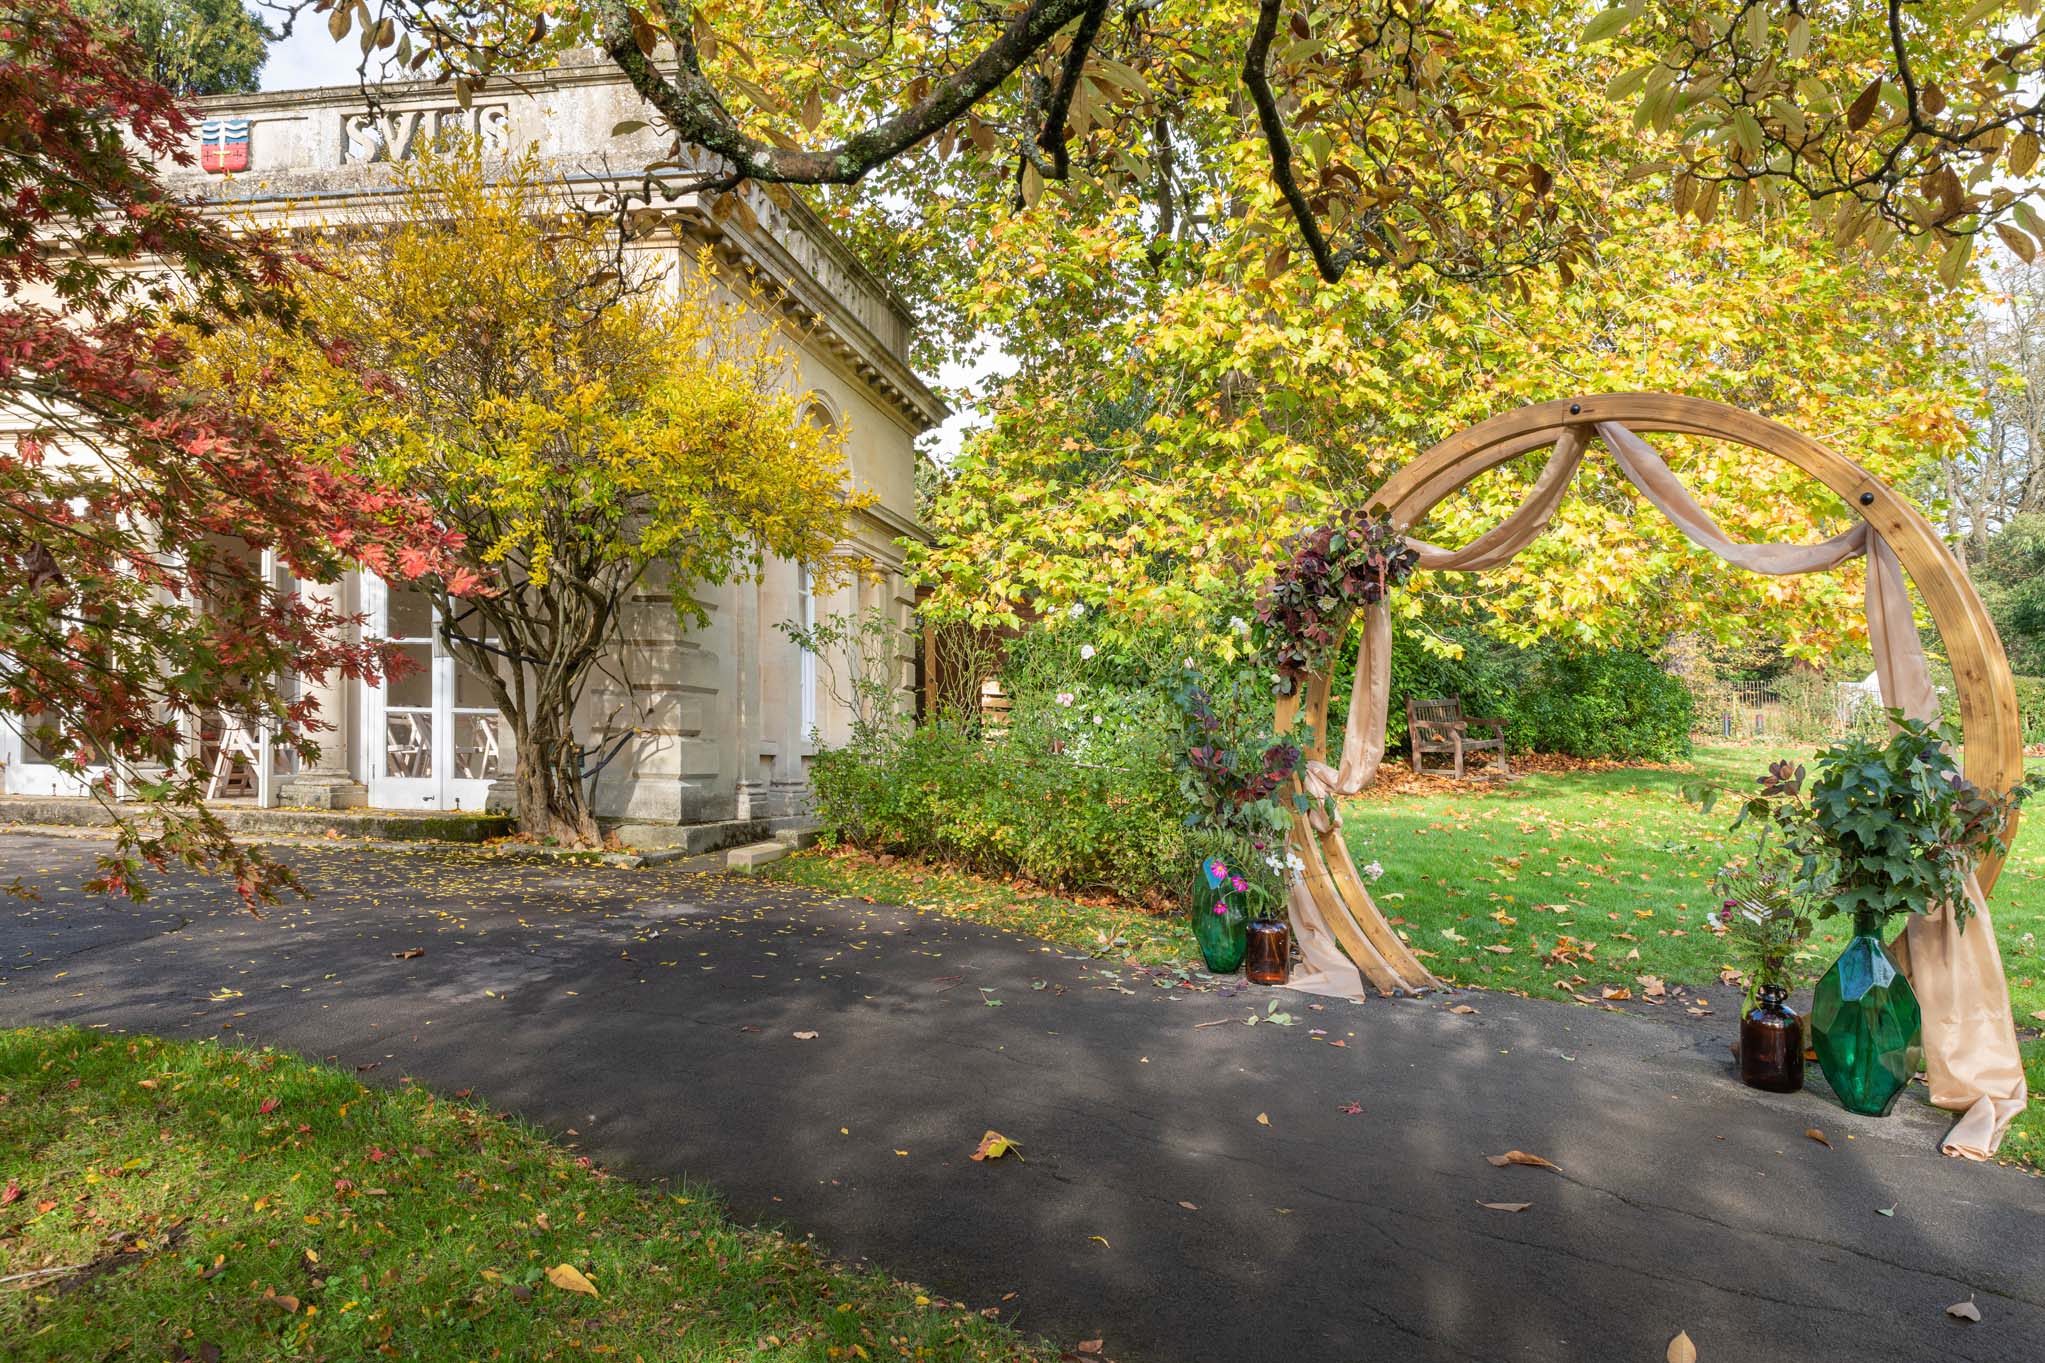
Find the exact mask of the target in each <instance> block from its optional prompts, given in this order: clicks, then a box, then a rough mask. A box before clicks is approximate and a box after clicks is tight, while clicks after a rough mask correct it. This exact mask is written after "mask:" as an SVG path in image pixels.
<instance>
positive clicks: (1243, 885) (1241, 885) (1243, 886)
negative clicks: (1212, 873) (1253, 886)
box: [1229, 876, 1250, 890]
mask: <svg viewBox="0 0 2045 1363" xmlns="http://www.w3.org/2000/svg"><path fill="white" fill-rule="evenodd" d="M1229 884H1231V885H1233V886H1235V887H1236V888H1237V889H1238V890H1247V889H1249V888H1250V882H1249V881H1247V880H1244V879H1243V878H1242V877H1241V876H1232V877H1230V879H1229Z"/></svg>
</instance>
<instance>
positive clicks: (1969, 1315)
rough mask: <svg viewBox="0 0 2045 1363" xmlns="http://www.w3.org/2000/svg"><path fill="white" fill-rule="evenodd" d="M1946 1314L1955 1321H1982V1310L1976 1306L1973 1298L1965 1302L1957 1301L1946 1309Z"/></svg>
mask: <svg viewBox="0 0 2045 1363" xmlns="http://www.w3.org/2000/svg"><path fill="white" fill-rule="evenodd" d="M1946 1314H1947V1315H1949V1316H1951V1317H1952V1318H1953V1319H1954V1320H1971V1321H1976V1322H1978V1321H1979V1320H1980V1319H1981V1308H1980V1307H1978V1306H1976V1305H1975V1304H1974V1299H1973V1298H1972V1297H1969V1298H1967V1300H1965V1301H1956V1302H1954V1303H1953V1304H1952V1305H1951V1306H1948V1307H1947V1308H1946Z"/></svg>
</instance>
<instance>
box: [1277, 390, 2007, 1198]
mask: <svg viewBox="0 0 2045 1363" xmlns="http://www.w3.org/2000/svg"><path fill="white" fill-rule="evenodd" d="M1596 430H1597V434H1598V436H1599V438H1600V440H1601V441H1602V443H1603V444H1604V445H1605V447H1606V449H1608V450H1609V451H1610V452H1611V454H1612V457H1613V459H1614V461H1615V462H1617V464H1618V465H1619V469H1620V471H1621V472H1622V473H1623V474H1624V475H1625V476H1626V479H1627V481H1629V482H1630V483H1632V484H1633V486H1634V487H1635V488H1637V489H1638V490H1639V491H1640V494H1641V495H1642V496H1643V497H1645V498H1646V499H1647V500H1648V502H1650V503H1651V504H1652V505H1653V506H1654V507H1655V508H1656V509H1657V510H1659V511H1660V512H1661V513H1662V514H1663V515H1665V516H1667V517H1668V518H1669V520H1670V521H1671V522H1673V523H1674V524H1675V526H1676V528H1677V529H1679V530H1681V531H1682V532H1683V534H1684V535H1685V536H1686V537H1688V538H1689V539H1690V540H1691V541H1692V542H1693V543H1695V544H1697V545H1698V546H1699V547H1701V548H1704V549H1707V550H1709V551H1710V552H1712V553H1714V554H1716V555H1717V556H1718V557H1720V558H1722V559H1724V560H1725V561H1726V562H1728V563H1730V564H1732V565H1734V566H1735V567H1738V568H1743V569H1746V570H1747V571H1749V572H1756V573H1769V574H1775V575H1786V574H1795V573H1816V572H1825V571H1828V570H1830V569H1833V568H1836V567H1838V566H1839V565H1841V564H1842V563H1846V562H1848V561H1849V560H1852V559H1855V558H1860V557H1865V558H1866V559H1867V560H1868V573H1867V624H1868V640H1869V644H1870V647H1871V648H1872V649H1873V651H1874V655H1875V671H1876V674H1877V677H1878V679H1879V682H1880V685H1881V692H1882V702H1883V704H1884V705H1886V706H1889V707H1891V708H1895V709H1900V710H1902V711H1903V712H1904V713H1905V714H1906V715H1909V716H1911V717H1912V718H1917V719H1936V718H1937V717H1938V715H1939V702H1938V695H1937V692H1936V691H1935V690H1934V688H1933V687H1932V684H1931V674H1930V670H1929V668H1928V666H1927V664H1926V661H1925V656H1924V648H1923V645H1922V643H1921V642H1920V640H1919V638H1918V633H1917V626H1916V622H1915V620H1914V619H1913V617H1912V614H1911V609H1910V594H1909V589H1908V588H1907V587H1906V586H1905V584H1904V580H1903V568H1902V564H1901V563H1900V562H1898V560H1897V558H1896V554H1895V551H1894V550H1892V549H1890V548H1889V546H1888V544H1887V543H1885V542H1884V541H1883V540H1882V538H1881V537H1880V536H1879V535H1876V534H1875V533H1874V532H1873V531H1872V529H1871V528H1870V527H1869V526H1867V525H1866V524H1865V523H1863V524H1861V525H1857V526H1855V527H1854V528H1853V529H1851V530H1848V531H1846V532H1844V533H1843V534H1839V535H1835V536H1833V537H1832V538H1830V539H1828V540H1825V541H1823V542H1822V543H1819V544H1809V545H1786V544H1743V543H1741V542H1739V541H1736V540H1734V539H1732V538H1730V537H1729V536H1727V535H1726V533H1725V532H1724V530H1722V529H1721V528H1720V527H1719V525H1718V523H1717V522H1715V521H1714V520H1712V518H1711V515H1710V513H1709V512H1707V511H1705V509H1704V508H1703V507H1702V506H1700V505H1698V503H1697V501H1696V499H1695V498H1693V497H1692V496H1691V495H1690V493H1689V491H1688V489H1686V488H1685V487H1684V486H1683V484H1682V482H1681V480H1680V479H1678V478H1677V477H1676V475H1675V473H1674V472H1673V471H1672V470H1671V469H1670V468H1669V466H1668V464H1667V463H1665V462H1664V461H1663V460H1662V457H1661V456H1660V455H1659V454H1657V453H1656V452H1655V451H1654V449H1653V447H1652V446H1650V445H1649V444H1648V443H1647V442H1646V441H1644V440H1642V439H1641V438H1640V437H1639V436H1637V435H1635V434H1634V433H1633V432H1631V431H1629V430H1627V429H1626V428H1625V427H1624V426H1621V425H1619V424H1617V423H1614V422H1599V423H1597V427H1596ZM1588 444H1589V431H1588V430H1587V429H1585V428H1581V427H1570V428H1568V430H1566V431H1565V433H1564V434H1563V436H1562V438H1561V439H1559V440H1557V441H1556V443H1555V449H1554V452H1553V453H1552V454H1551V455H1550V456H1549V459H1548V462H1547V464H1546V465H1545V466H1544V467H1543V469H1542V470H1541V474H1540V476H1539V477H1538V478H1537V479H1536V480H1535V482H1534V486H1533V488H1532V490H1531V491H1530V492H1529V494H1528V495H1527V497H1526V499H1525V500H1524V501H1523V502H1522V503H1521V504H1520V506H1519V507H1518V509H1516V510H1515V511H1514V512H1513V513H1512V514H1511V515H1510V516H1508V517H1507V518H1506V519H1505V520H1504V521H1502V522H1500V523H1499V524H1498V525H1496V526H1494V527H1493V528H1492V529H1490V530H1488V531H1486V532H1485V533H1484V534H1482V535H1480V536H1478V537H1477V538H1476V539H1475V540H1473V541H1471V542H1470V543H1469V544H1468V545H1466V546H1464V547H1463V548H1461V549H1442V548H1438V547H1436V546H1434V545H1431V544H1424V543H1421V542H1420V541H1417V540H1409V541H1408V543H1409V544H1411V545H1412V547H1413V549H1414V551H1415V552H1416V553H1417V554H1418V555H1419V564H1420V566H1421V567H1423V568H1428V569H1431V570H1435V571H1449V572H1482V571H1484V570H1485V569H1487V568H1495V567H1497V566H1499V565H1500V564H1503V563H1505V562H1507V561H1509V560H1510V559H1512V558H1513V556H1514V555H1516V554H1518V553H1519V552H1520V551H1521V550H1523V549H1525V548H1526V547H1527V546H1528V545H1529V544H1531V543H1532V542H1533V541H1534V539H1535V538H1537V537H1538V536H1539V535H1540V534H1541V532H1542V531H1543V530H1544V529H1546V528H1547V525H1548V522H1549V520H1550V519H1552V518H1553V516H1554V514H1555V510H1556V508H1557V507H1558V506H1559V505H1560V504H1561V501H1562V498H1563V495H1564V494H1565V493H1566V492H1567V491H1568V489H1569V486H1570V484H1571V482H1572V480H1573V479H1574V478H1575V475H1576V471H1577V467H1578V465H1579V464H1581V463H1582V461H1583V456H1584V452H1585V450H1586V448H1587V447H1588ZM1390 694H1391V616H1390V614H1389V613H1388V612H1387V610H1386V608H1385V606H1384V605H1383V604H1382V603H1380V604H1378V605H1374V606H1370V607H1367V608H1365V612H1364V618H1363V628H1362V638H1361V642H1360V644H1359V646H1358V651H1357V664H1356V681H1355V685H1354V687H1353V688H1352V689H1351V691H1350V696H1349V719H1348V723H1347V726H1346V728H1345V730H1344V732H1343V739H1342V749H1341V754H1340V759H1339V763H1338V764H1337V765H1333V766H1331V765H1329V764H1328V763H1325V762H1319V761H1314V762H1309V763H1308V764H1307V767H1306V773H1305V777H1304V782H1305V785H1306V787H1307V791H1308V793H1309V794H1310V795H1312V796H1315V797H1317V807H1316V809H1315V811H1314V813H1313V815H1312V823H1313V827H1314V830H1315V831H1316V832H1317V833H1319V834H1321V835H1323V836H1322V840H1321V841H1322V846H1323V849H1324V850H1328V851H1329V852H1330V855H1334V854H1337V853H1339V855H1341V856H1343V857H1346V856H1347V855H1348V853H1347V850H1346V848H1343V847H1342V845H1341V839H1340V836H1339V834H1337V835H1335V836H1327V835H1328V834H1330V833H1331V832H1333V831H1334V821H1333V820H1331V819H1330V818H1329V816H1328V815H1327V814H1325V813H1324V812H1322V810H1321V809H1320V808H1319V807H1318V800H1319V798H1321V797H1329V796H1341V795H1354V794H1356V793H1357V792H1358V791H1360V790H1362V789H1363V788H1364V787H1365V786H1367V785H1369V784H1370V782H1371V780H1372V778H1373V777H1374V776H1375V775H1376V774H1377V768H1378V765H1379V763H1380V762H1382V761H1383V759H1384V752H1385V721H1386V707H1387V705H1388V703H1389V699H1390ZM1313 889H1314V887H1313V886H1311V885H1300V886H1295V887H1294V889H1293V892H1292V909H1293V921H1294V926H1295V928H1296V929H1298V934H1297V935H1298V937H1299V941H1300V946H1301V951H1302V954H1303V955H1304V956H1305V958H1306V961H1307V964H1308V967H1309V969H1308V971H1307V972H1305V974H1304V975H1303V976H1302V979H1301V982H1300V987H1303V988H1308V989H1310V990H1312V991H1313V992H1319V993H1341V994H1355V993H1361V992H1362V981H1361V978H1360V977H1359V976H1358V974H1357V971H1356V968H1355V967H1354V966H1353V965H1351V964H1350V963H1349V961H1348V959H1347V957H1346V955H1345V954H1344V953H1343V952H1342V950H1341V946H1340V944H1339V943H1337V942H1336V941H1335V940H1334V938H1333V936H1332V934H1331V933H1330V931H1329V930H1328V927H1327V924H1326V922H1325V921H1324V919H1323V917H1322V915H1321V914H1320V912H1319V909H1318V906H1317V905H1316V903H1315V898H1314V895H1313V893H1312V891H1313ZM1967 895H1968V899H1969V902H1970V903H1971V904H1972V905H1973V908H1974V913H1973V916H1972V918H1971V919H1970V921H1969V922H1968V923H1967V925H1966V926H1965V929H1964V930H1962V928H1961V925H1960V924H1959V923H1958V922H1956V921H1955V920H1954V918H1953V916H1952V912H1951V909H1950V907H1949V906H1941V907H1940V908H1939V909H1938V910H1937V911H1936V912H1933V913H1929V914H1913V915H1911V918H1910V921H1909V924H1908V926H1907V927H1906V929H1905V930H1904V934H1903V936H1902V937H1901V938H1899V939H1898V941H1897V943H1896V944H1895V946H1894V947H1893V948H1892V949H1893V950H1894V951H1895V953H1896V955H1897V958H1898V960H1899V961H1900V962H1901V963H1903V966H1904V969H1905V973H1906V974H1907V975H1908V977H1909V979H1910V983H1911V987H1912V988H1913V989H1915V990H1916V991H1917V999H1918V1003H1919V1005H1920V1007H1921V1008H1922V1010H1923V1014H1924V1054H1925V1071H1926V1076H1927V1078H1928V1079H1929V1080H1930V1084H1931V1098H1932V1102H1933V1103H1934V1104H1936V1105H1937V1106H1939V1107H1941V1108H1945V1109H1947V1110H1949V1111H1954V1112H1958V1113H1960V1114H1961V1115H1960V1117H1959V1119H1958V1120H1957V1121H1956V1122H1955V1123H1954V1124H1953V1127H1952V1129H1951V1130H1950V1131H1949V1132H1948V1133H1947V1135H1946V1137H1945V1140H1944V1141H1943V1142H1942V1143H1941V1148H1942V1149H1943V1150H1944V1151H1945V1152H1946V1153H1947V1154H1949V1155H1958V1156H1962V1157H1965V1158H1968V1159H1987V1158H1989V1157H1990V1156H1991V1155H1993V1154H1994V1153H1995V1150H1996V1147H1997V1146H1998V1145H2000V1143H2001V1141H2002V1137H2003V1133H2004V1132H2005V1131H2006V1130H2007V1129H2008V1127H2009V1124H2010V1122H2011V1121H2012V1120H2014V1119H2015V1117H2016V1116H2017V1114H2018V1113H2020V1112H2022V1111H2023V1110H2024V1105H2025V1102H2026V1100H2027V1094H2026V1088H2025V1083H2024V1071H2023V1064H2022V1061H2021V1059H2020V1058H2019V1055H2018V1051H2017V1038H2016V1028H2015V1024H2014V1023H2013V1021H2012V1020H2011V1017H2010V1004H2009V984H2008V980H2007V978H2006V977H2005V976H2004V974H2003V969H2002V957H2001V955H2000V953H1999V952H1998V951H1997V949H1996V944H1995V933H1994V929H1993V925H1992V924H1991V922H1990V920H1989V914H1988V906H1987V904H1986V903H1985V902H1984V900H1983V897H1982V894H1981V890H1980V887H1979V885H1977V884H1975V883H1973V881H1972V879H1971V877H1970V880H1969V884H1968V886H1967Z"/></svg>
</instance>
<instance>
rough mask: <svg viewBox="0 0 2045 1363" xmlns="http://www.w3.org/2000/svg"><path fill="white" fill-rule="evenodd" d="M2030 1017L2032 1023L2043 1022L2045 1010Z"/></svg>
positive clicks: (2040, 1010)
mask: <svg viewBox="0 0 2045 1363" xmlns="http://www.w3.org/2000/svg"><path fill="white" fill-rule="evenodd" d="M2031 1017H2032V1019H2033V1020H2034V1021H2037V1022H2045V1008H2041V1009H2039V1010H2038V1011H2037V1012H2035V1013H2033V1014H2031Z"/></svg>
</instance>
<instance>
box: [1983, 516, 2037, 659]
mask: <svg viewBox="0 0 2045 1363" xmlns="http://www.w3.org/2000/svg"><path fill="white" fill-rule="evenodd" d="M1974 582H1975V585H1976V586H1977V587H1979V588H1980V589H1981V595H1982V597H1983V598H1984V601H1985V604H1986V605H1987V607H1988V613H1989V614H1990V615H1992V616H1993V617H1994V618H1995V628H1996V631H1997V632H1998V633H2000V634H2001V635H2002V642H2003V647H2005V648H2007V649H2008V650H2009V656H2010V665H2011V666H2012V667H2014V668H2015V669H2016V670H2017V671H2018V672H2019V673H2021V674H2023V675H2025V676H2030V677H2045V512H2031V513H2029V514H2026V515H2021V516H2018V517H2016V518H2015V519H2014V520H2012V521H2010V523H2009V524H2008V525H2006V526H2004V527H2003V529H2002V532H2001V533H2000V534H1998V535H1997V536H1995V538H1993V539H1991V540H1990V541H1988V548H1987V550H1986V551H1985V552H1984V553H1983V554H1982V555H1981V557H1980V559H1979V560H1977V561H1976V563H1975V565H1974Z"/></svg>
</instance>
